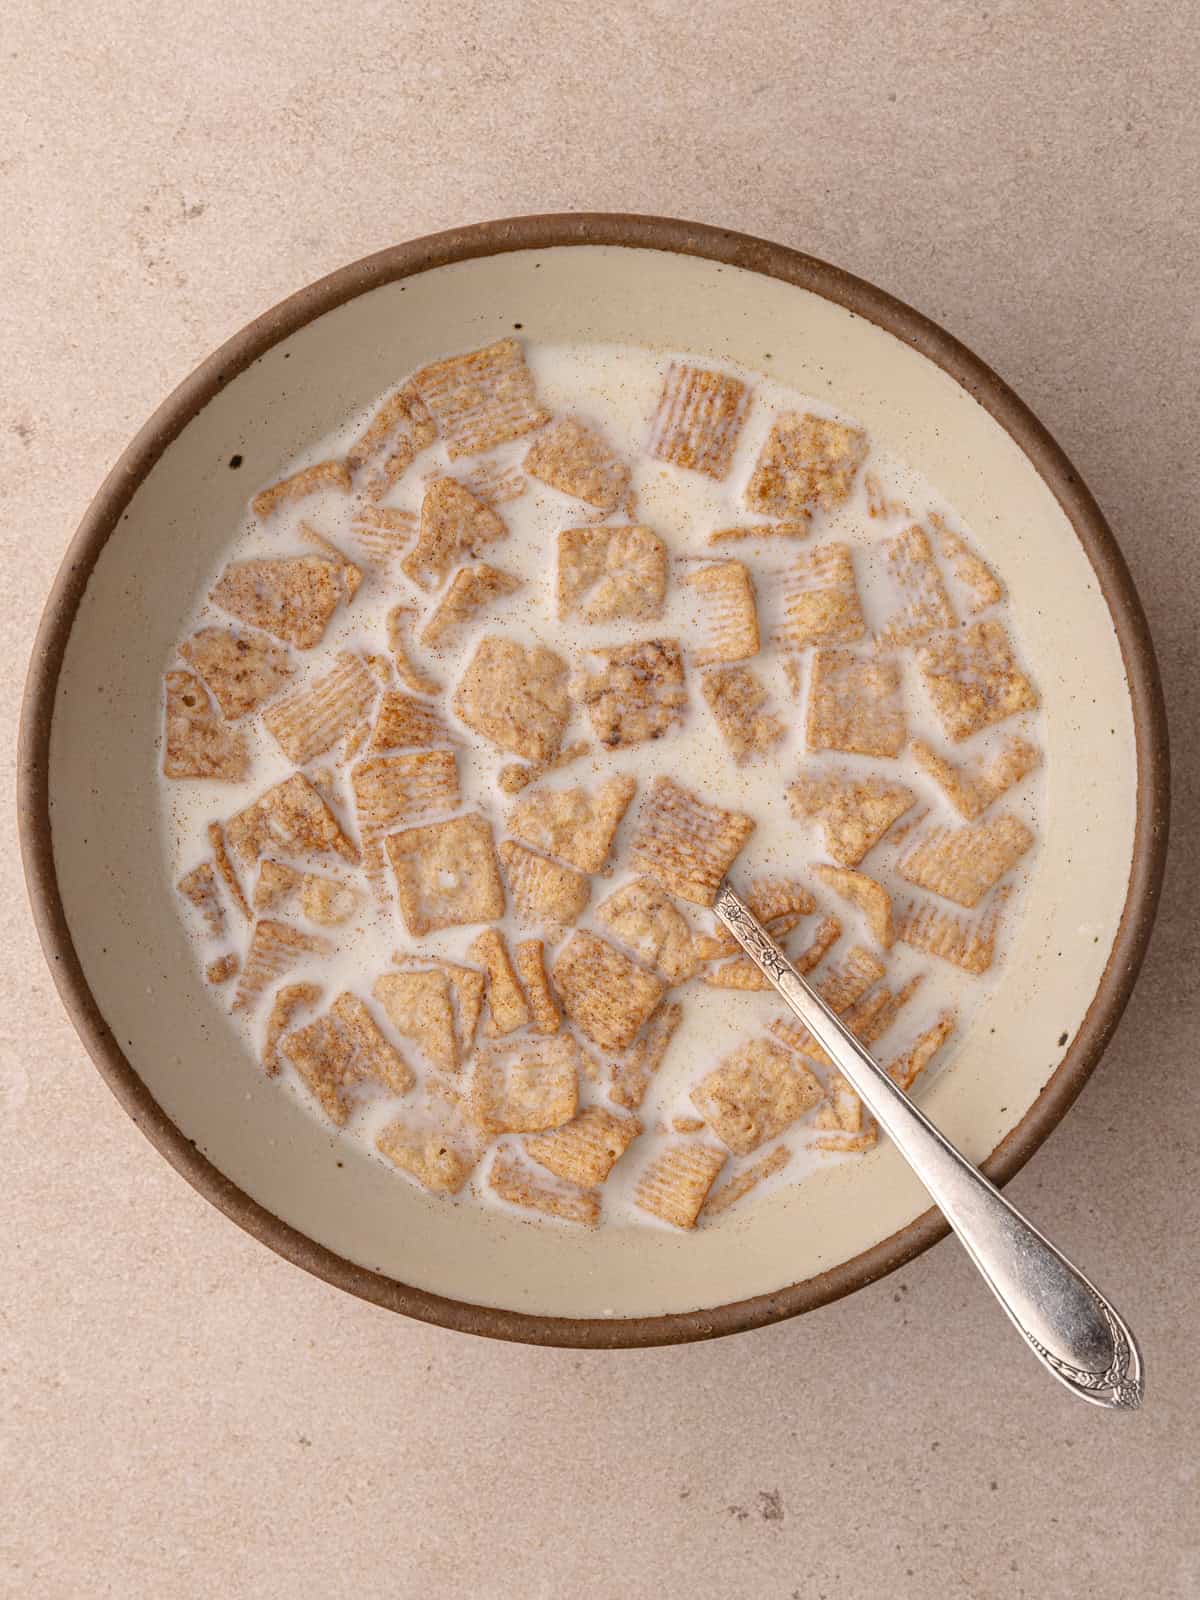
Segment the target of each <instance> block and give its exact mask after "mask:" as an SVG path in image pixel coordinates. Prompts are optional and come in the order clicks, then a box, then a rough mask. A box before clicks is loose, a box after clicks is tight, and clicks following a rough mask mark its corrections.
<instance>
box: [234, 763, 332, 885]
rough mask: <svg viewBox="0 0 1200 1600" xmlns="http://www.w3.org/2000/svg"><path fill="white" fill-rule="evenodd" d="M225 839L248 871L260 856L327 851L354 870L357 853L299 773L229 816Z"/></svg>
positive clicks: (321, 801)
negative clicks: (277, 851)
mask: <svg viewBox="0 0 1200 1600" xmlns="http://www.w3.org/2000/svg"><path fill="white" fill-rule="evenodd" d="M225 835H226V837H227V839H228V840H229V844H230V847H231V849H232V850H233V853H234V855H235V856H236V857H237V859H238V860H239V861H240V862H241V864H242V866H243V867H250V866H253V865H254V863H255V862H256V861H257V860H258V858H259V857H260V856H261V855H263V854H264V852H265V851H267V850H275V849H278V850H284V851H286V852H288V853H290V854H292V855H324V854H326V853H327V852H328V851H331V850H332V851H333V852H334V853H335V854H337V855H339V856H341V857H342V859H343V860H344V861H348V862H350V864H351V865H352V866H357V865H358V851H357V850H356V849H355V848H354V846H353V845H352V844H351V843H350V841H349V839H347V838H346V835H345V834H344V833H343V832H342V830H341V828H340V827H339V825H338V820H337V818H336V817H335V816H334V814H333V812H332V811H331V810H330V809H329V807H328V805H326V803H325V801H324V800H323V799H322V798H321V796H320V794H319V793H318V792H317V790H316V789H315V788H314V786H313V785H312V784H311V783H310V782H309V781H308V779H307V778H306V777H305V776H304V774H303V773H301V772H295V773H293V774H292V776H291V777H290V778H285V779H284V781H283V782H282V783H277V784H274V785H273V786H272V787H271V788H270V789H268V790H267V791H266V792H265V793H264V794H261V795H260V796H259V797H258V799H257V800H255V801H254V802H253V804H251V805H248V806H247V807H246V808H245V810H244V811H239V812H238V813H237V815H236V816H234V817H231V818H230V820H229V822H228V823H227V824H226V826H225Z"/></svg>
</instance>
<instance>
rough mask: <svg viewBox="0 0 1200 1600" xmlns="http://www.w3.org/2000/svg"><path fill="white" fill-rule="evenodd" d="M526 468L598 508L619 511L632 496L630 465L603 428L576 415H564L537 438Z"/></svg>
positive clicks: (539, 477) (563, 490)
mask: <svg viewBox="0 0 1200 1600" xmlns="http://www.w3.org/2000/svg"><path fill="white" fill-rule="evenodd" d="M525 471H526V472H528V473H529V475H530V476H531V477H534V478H538V479H540V480H541V482H542V483H547V484H549V485H550V487H551V488H552V489H558V490H559V491H560V492H561V493H562V494H569V495H572V496H573V497H574V498H575V499H576V500H583V501H584V502H585V503H586V504H587V505H590V506H595V507H596V509H597V511H603V512H605V513H608V512H611V511H616V510H617V509H618V507H620V506H622V505H628V503H629V500H630V498H631V497H630V492H629V482H630V471H629V467H628V466H627V465H626V463H625V462H624V461H622V460H621V459H620V458H619V457H618V456H617V455H616V454H615V453H614V451H613V449H612V447H611V446H610V445H609V443H608V440H607V439H606V438H605V437H604V435H603V434H602V433H601V432H600V430H599V428H592V427H588V426H587V425H586V424H585V423H582V422H578V421H576V419H575V418H574V417H563V418H562V419H561V420H560V421H558V422H556V423H554V424H553V425H552V426H551V427H549V428H547V429H546V431H545V433H543V434H542V435H541V437H540V438H539V439H535V440H534V442H533V445H532V446H531V447H530V450H529V454H528V455H527V456H526V457H525Z"/></svg>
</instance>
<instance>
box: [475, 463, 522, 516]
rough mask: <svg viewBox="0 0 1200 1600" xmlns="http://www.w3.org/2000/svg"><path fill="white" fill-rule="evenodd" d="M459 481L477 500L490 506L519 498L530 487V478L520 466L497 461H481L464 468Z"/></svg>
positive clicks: (505, 503) (504, 503) (500, 504)
mask: <svg viewBox="0 0 1200 1600" xmlns="http://www.w3.org/2000/svg"><path fill="white" fill-rule="evenodd" d="M459 481H460V483H462V484H463V485H464V486H465V487H466V488H468V489H469V490H470V491H471V493H472V494H473V495H474V496H475V498H476V499H477V500H482V501H484V502H485V503H486V504H487V505H489V506H503V505H507V504H508V502H509V501H510V500H519V499H520V498H521V496H522V495H523V494H524V493H525V490H526V489H527V488H528V480H527V479H526V477H525V474H524V473H523V472H521V471H520V469H519V468H517V467H512V466H507V467H506V466H501V465H500V464H499V462H496V461H480V462H477V463H476V464H475V465H474V466H472V467H467V468H463V469H462V470H461V471H460V472H459Z"/></svg>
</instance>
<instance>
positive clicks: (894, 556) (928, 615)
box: [880, 523, 958, 646]
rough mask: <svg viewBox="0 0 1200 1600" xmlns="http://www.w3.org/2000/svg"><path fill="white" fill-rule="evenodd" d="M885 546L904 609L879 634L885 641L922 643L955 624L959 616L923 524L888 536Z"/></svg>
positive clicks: (889, 570) (891, 572) (892, 575)
mask: <svg viewBox="0 0 1200 1600" xmlns="http://www.w3.org/2000/svg"><path fill="white" fill-rule="evenodd" d="M883 548H884V555H885V557H886V561H887V568H888V572H889V573H890V575H891V579H892V583H893V584H894V586H895V588H896V589H897V590H899V593H900V596H901V599H902V601H903V604H902V606H901V609H900V610H899V611H898V612H897V613H896V614H895V616H893V617H892V618H890V620H889V621H888V622H887V624H886V626H885V627H884V629H883V632H882V633H881V634H880V638H881V640H882V641H883V643H884V644H886V645H892V646H901V645H911V644H920V643H921V641H922V640H923V639H928V638H929V636H930V634H932V633H937V632H939V631H940V630H941V629H943V628H953V627H954V626H955V624H956V623H957V621H958V618H957V617H956V616H955V615H954V608H953V607H952V606H951V604H950V597H949V596H948V595H947V593H946V585H945V584H944V583H943V582H942V574H941V572H940V571H939V570H938V564H937V562H936V561H935V560H934V559H933V549H932V547H931V546H930V543H929V535H928V534H927V533H926V532H925V530H924V528H922V527H921V526H920V524H919V523H913V525H912V526H911V527H908V528H905V529H904V531H903V532H902V533H898V534H896V535H895V536H894V537H893V538H891V539H888V540H887V541H886V543H885V544H884V547H883Z"/></svg>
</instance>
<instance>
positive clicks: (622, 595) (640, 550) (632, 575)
mask: <svg viewBox="0 0 1200 1600" xmlns="http://www.w3.org/2000/svg"><path fill="white" fill-rule="evenodd" d="M666 593H667V547H666V545H665V544H664V543H663V542H662V540H661V539H660V538H659V537H658V535H657V534H656V533H652V532H651V531H650V529H649V528H642V527H620V528H617V527H612V526H609V525H607V524H605V525H601V526H598V527H590V528H564V529H563V530H562V532H561V533H560V534H559V536H558V614H559V617H560V618H562V619H563V621H566V620H567V619H568V618H570V617H579V618H581V619H582V620H583V621H584V622H612V621H615V620H616V619H617V618H618V617H632V618H635V619H637V620H638V621H642V622H651V621H654V620H655V619H657V618H658V617H661V616H662V611H663V602H664V600H665V598H666Z"/></svg>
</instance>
